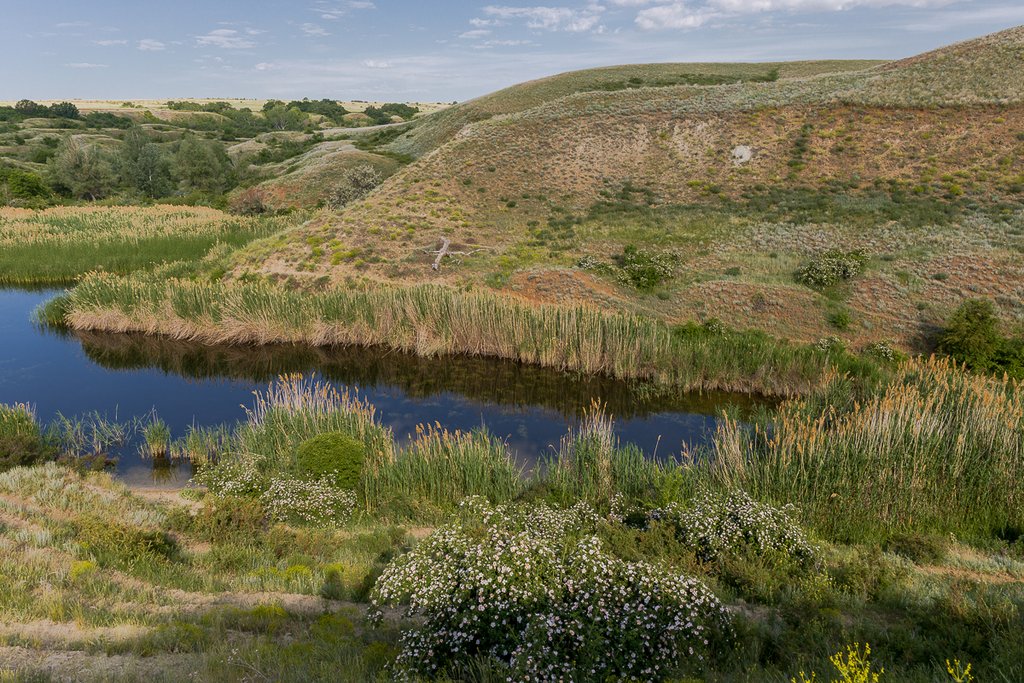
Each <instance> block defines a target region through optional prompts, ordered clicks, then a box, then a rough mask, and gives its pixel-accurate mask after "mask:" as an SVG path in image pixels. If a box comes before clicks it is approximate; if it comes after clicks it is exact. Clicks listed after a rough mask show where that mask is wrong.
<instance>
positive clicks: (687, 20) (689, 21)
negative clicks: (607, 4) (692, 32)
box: [636, 2, 721, 31]
mask: <svg viewBox="0 0 1024 683" xmlns="http://www.w3.org/2000/svg"><path fill="white" fill-rule="evenodd" d="M719 16H721V13H718V12H714V11H713V10H710V9H708V8H706V7H702V8H698V9H690V7H689V6H687V5H686V4H684V3H682V2H674V3H672V4H671V5H660V6H658V7H651V8H649V9H645V10H642V11H641V12H640V13H639V14H637V15H636V24H637V26H639V27H640V28H642V29H647V30H649V31H654V30H658V29H670V28H673V29H685V28H697V27H699V26H703V25H704V24H706V23H707V22H708V21H710V20H711V19H714V18H716V17H719Z"/></svg>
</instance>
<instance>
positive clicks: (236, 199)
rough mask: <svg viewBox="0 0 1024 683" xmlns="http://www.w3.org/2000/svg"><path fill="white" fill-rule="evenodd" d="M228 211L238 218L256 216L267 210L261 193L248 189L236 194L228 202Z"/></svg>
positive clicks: (258, 190) (253, 188)
mask: <svg viewBox="0 0 1024 683" xmlns="http://www.w3.org/2000/svg"><path fill="white" fill-rule="evenodd" d="M228 210H229V211H230V212H231V213H234V214H238V215H240V216H258V215H260V214H263V213H266V212H267V211H268V210H269V209H268V207H267V204H266V202H265V201H264V198H263V191H262V190H260V189H259V188H256V187H250V188H246V189H244V190H242V191H241V192H238V193H237V194H235V195H233V196H232V197H231V199H229V200H228Z"/></svg>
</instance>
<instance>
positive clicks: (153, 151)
mask: <svg viewBox="0 0 1024 683" xmlns="http://www.w3.org/2000/svg"><path fill="white" fill-rule="evenodd" d="M117 167H118V174H119V175H120V177H121V182H122V183H123V184H124V185H125V186H127V187H131V188H134V189H136V190H138V191H139V192H142V193H144V194H147V195H149V196H150V197H163V196H166V195H167V194H169V193H170V192H171V189H172V180H171V162H170V159H168V158H167V155H166V154H164V152H163V150H162V149H161V148H160V146H159V145H157V144H156V143H154V142H152V141H151V140H150V138H149V135H148V134H147V133H146V131H145V130H143V129H142V128H141V127H139V126H135V127H133V128H131V129H129V130H128V132H126V133H125V136H124V141H123V144H122V146H121V151H120V154H119V155H118V163H117Z"/></svg>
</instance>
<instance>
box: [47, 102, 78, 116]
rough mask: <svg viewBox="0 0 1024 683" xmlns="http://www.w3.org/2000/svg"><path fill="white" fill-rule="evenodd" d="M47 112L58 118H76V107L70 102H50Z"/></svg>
mask: <svg viewBox="0 0 1024 683" xmlns="http://www.w3.org/2000/svg"><path fill="white" fill-rule="evenodd" d="M49 113H50V116H55V117H57V118H59V119H77V118H78V107H76V106H75V105H73V104H71V103H70V102H60V103H58V104H51V105H50V109H49Z"/></svg>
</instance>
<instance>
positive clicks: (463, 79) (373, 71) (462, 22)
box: [0, 0, 1024, 101]
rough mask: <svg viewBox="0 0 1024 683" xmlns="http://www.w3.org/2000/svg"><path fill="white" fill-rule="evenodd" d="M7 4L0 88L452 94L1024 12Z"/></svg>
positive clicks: (884, 36)
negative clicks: (576, 72)
mask: <svg viewBox="0 0 1024 683" xmlns="http://www.w3.org/2000/svg"><path fill="white" fill-rule="evenodd" d="M0 9H2V13H0V16H3V22H2V23H0V57H2V60H3V61H2V63H3V64H4V65H5V67H4V69H3V72H2V73H0V99H17V98H22V97H28V98H32V99H53V98H69V99H71V98H81V99H85V98H104V99H130V98H140V99H142V98H173V97H285V98H290V97H303V96H308V97H313V98H320V97H333V98H337V99H368V100H373V99H386V100H438V101H451V100H463V99H467V98H470V97H474V96H476V95H481V94H484V93H486V92H490V91H492V90H496V89H498V88H500V87H503V86H506V85H511V84H513V83H517V82H520V81H524V80H528V79H531V78H537V77H540V76H544V75H548V74H552V73H558V72H561V71H567V70H571V69H578V68H585V67H590V66H600V65H608V64H623V63H637V62H664V61H763V60H779V59H818V58H895V57H903V56H908V55H912V54H916V53H918V52H922V51H924V50H928V49H931V48H934V47H938V46H940V45H943V44H946V43H950V42H953V41H956V40H962V39H965V38H971V37H974V36H977V35H981V34H984V33H989V32H992V31H996V30H1000V29H1003V28H1008V27H1010V26H1014V25H1019V24H1024V2H1022V0H591V1H589V2H569V1H568V0H566V1H565V2H559V1H558V0H553V1H552V2H533V3H531V2H524V3H517V2H514V1H512V0H504V1H503V0H495V1H494V2H493V3H487V2H486V1H485V2H443V3H442V2H428V1H426V0H420V1H414V0H372V1H370V0H322V1H321V0H295V1H290V2H286V1H283V0H278V1H260V0H248V1H245V2H243V1H241V0H206V1H200V0H160V1H159V2H150V1H149V0H106V1H102V0H89V1H85V0H75V1H72V0H46V1H45V2H29V1H26V0H17V1H15V0H0ZM15 65H17V66H15Z"/></svg>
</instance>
